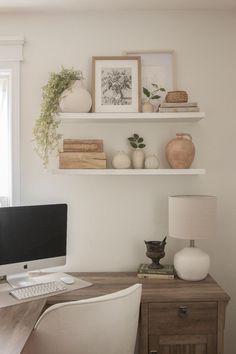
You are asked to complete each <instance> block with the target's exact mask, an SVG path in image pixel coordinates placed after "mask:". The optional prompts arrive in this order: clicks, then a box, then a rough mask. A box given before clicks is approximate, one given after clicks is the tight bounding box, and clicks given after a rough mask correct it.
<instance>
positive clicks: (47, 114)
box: [33, 67, 83, 168]
mask: <svg viewBox="0 0 236 354" xmlns="http://www.w3.org/2000/svg"><path fill="white" fill-rule="evenodd" d="M82 79H83V74H82V72H81V71H80V70H74V69H73V68H71V69H65V68H63V67H62V70H61V71H60V72H59V73H50V77H49V80H48V82H47V84H46V85H45V86H43V87H42V103H41V112H40V116H39V118H38V119H37V120H36V123H35V126H34V130H33V135H34V142H35V150H36V152H37V153H38V155H39V156H40V157H41V158H42V160H43V165H44V167H45V168H46V167H47V165H48V162H49V156H50V154H51V153H52V152H53V151H54V150H55V149H56V148H57V147H58V143H59V140H60V138H61V135H60V134H58V131H57V130H58V126H59V124H60V121H59V120H58V119H57V113H58V111H59V103H60V97H61V95H62V93H63V92H64V91H65V90H66V89H70V88H71V86H72V85H73V83H74V81H75V80H82Z"/></svg>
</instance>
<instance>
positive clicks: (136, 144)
mask: <svg viewBox="0 0 236 354" xmlns="http://www.w3.org/2000/svg"><path fill="white" fill-rule="evenodd" d="M128 140H129V143H130V145H131V146H132V147H133V148H134V149H138V148H139V149H143V148H145V146H146V145H145V144H143V141H144V139H143V138H142V137H141V136H139V135H138V134H133V135H132V136H130V137H129V138H128Z"/></svg>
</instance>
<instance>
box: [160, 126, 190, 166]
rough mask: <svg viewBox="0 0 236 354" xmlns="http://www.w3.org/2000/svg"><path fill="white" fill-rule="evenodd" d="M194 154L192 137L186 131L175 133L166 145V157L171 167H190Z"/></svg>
mask: <svg viewBox="0 0 236 354" xmlns="http://www.w3.org/2000/svg"><path fill="white" fill-rule="evenodd" d="M194 156H195V147H194V145H193V142H192V137H191V135H190V134H187V133H177V134H176V138H175V139H172V140H171V141H170V142H169V143H168V144H167V146H166V158H167V161H168V162H169V165H170V166H171V167H172V168H190V166H191V164H192V162H193V159H194Z"/></svg>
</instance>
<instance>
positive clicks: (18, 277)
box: [7, 272, 39, 288]
mask: <svg viewBox="0 0 236 354" xmlns="http://www.w3.org/2000/svg"><path fill="white" fill-rule="evenodd" d="M7 282H8V284H10V285H11V286H12V287H13V288H23V287H25V286H30V285H34V284H38V283H39V282H38V281H37V280H35V279H34V278H33V277H32V276H30V274H29V273H27V272H26V273H17V274H11V275H7Z"/></svg>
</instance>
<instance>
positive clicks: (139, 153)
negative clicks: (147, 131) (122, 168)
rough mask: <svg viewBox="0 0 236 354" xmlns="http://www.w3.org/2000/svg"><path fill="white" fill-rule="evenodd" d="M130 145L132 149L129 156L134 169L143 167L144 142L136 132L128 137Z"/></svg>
mask: <svg viewBox="0 0 236 354" xmlns="http://www.w3.org/2000/svg"><path fill="white" fill-rule="evenodd" d="M128 140H129V143H130V145H131V146H132V148H133V149H134V151H133V153H132V156H131V161H132V166H133V168H135V169H139V168H143V166H144V159H145V154H144V152H143V150H142V149H143V148H145V146H146V145H145V144H144V139H143V138H142V137H141V136H139V135H138V134H136V133H135V134H133V135H132V136H130V137H129V138H128Z"/></svg>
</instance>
